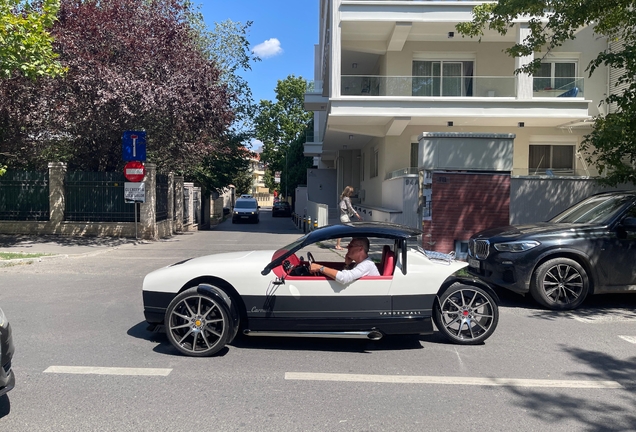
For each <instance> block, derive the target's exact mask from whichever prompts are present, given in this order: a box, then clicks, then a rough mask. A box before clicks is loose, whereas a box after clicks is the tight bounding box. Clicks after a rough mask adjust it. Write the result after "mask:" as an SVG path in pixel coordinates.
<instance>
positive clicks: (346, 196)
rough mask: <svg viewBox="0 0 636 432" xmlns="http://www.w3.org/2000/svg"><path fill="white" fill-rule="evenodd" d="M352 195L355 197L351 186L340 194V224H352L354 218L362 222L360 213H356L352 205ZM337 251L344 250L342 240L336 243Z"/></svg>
mask: <svg viewBox="0 0 636 432" xmlns="http://www.w3.org/2000/svg"><path fill="white" fill-rule="evenodd" d="M351 195H353V187H351V186H347V187H346V188H344V190H343V191H342V193H341V194H340V204H338V207H339V208H340V222H342V223H347V222H351V218H352V217H354V216H355V217H357V218H358V219H360V220H362V218H361V217H360V215H359V214H358V212H357V211H355V210H354V208H353V206H352V205H351V198H350V197H351ZM336 249H338V250H342V247H341V246H340V239H338V240H337V241H336Z"/></svg>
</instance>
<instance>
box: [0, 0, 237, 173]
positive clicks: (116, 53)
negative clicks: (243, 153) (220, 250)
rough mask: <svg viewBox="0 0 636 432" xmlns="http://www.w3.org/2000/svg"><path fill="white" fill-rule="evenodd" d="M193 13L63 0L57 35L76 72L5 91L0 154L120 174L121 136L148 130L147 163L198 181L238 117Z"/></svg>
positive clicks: (181, 4) (179, 4)
mask: <svg viewBox="0 0 636 432" xmlns="http://www.w3.org/2000/svg"><path fill="white" fill-rule="evenodd" d="M191 12H192V11H191V9H190V2H189V1H187V0H152V1H144V2H140V1H138V0H108V1H100V0H62V2H61V6H60V11H59V20H58V21H57V22H56V23H55V25H54V26H53V28H52V30H51V34H52V35H53V36H54V37H55V47H56V50H57V52H59V54H60V56H59V60H60V62H61V63H62V65H64V66H65V67H67V68H68V72H67V74H66V75H65V76H64V77H63V78H58V79H43V80H38V81H37V82H35V83H33V82H30V81H28V80H24V79H19V78H16V79H13V80H8V81H5V82H4V83H0V85H2V86H3V89H2V90H3V92H2V93H0V94H2V96H3V100H2V106H1V107H0V110H1V111H0V131H1V132H2V133H3V135H2V136H1V137H0V154H4V155H5V156H7V155H8V156H9V158H8V159H7V160H8V164H9V165H12V166H20V164H21V163H22V165H23V166H28V167H33V168H42V167H44V166H46V165H45V164H46V162H48V161H51V160H59V161H65V162H68V164H69V169H76V170H90V171H112V170H117V169H120V168H121V166H122V165H123V162H122V161H121V137H122V132H123V131H125V130H145V131H146V132H147V153H148V161H149V162H154V163H156V164H157V165H158V169H159V170H160V171H175V172H179V173H184V174H186V175H188V174H189V173H191V172H192V171H193V170H194V169H196V168H197V167H199V165H200V164H201V163H203V161H204V159H205V158H206V157H208V156H210V155H211V154H212V153H213V152H214V151H215V149H216V148H217V146H218V145H219V143H222V142H224V140H225V139H226V137H225V134H226V132H227V129H228V127H229V125H230V124H231V122H232V121H233V119H234V117H233V112H232V109H231V94H230V93H229V91H228V89H227V86H226V85H225V84H224V83H223V82H222V81H221V79H220V76H221V72H220V70H219V68H218V67H217V66H216V64H215V62H214V61H212V60H210V59H209V58H207V57H206V56H205V55H204V53H203V52H202V51H201V49H200V46H199V45H198V44H197V41H196V40H195V38H194V37H193V34H194V30H193V27H192V26H191V25H190V21H189V18H190V16H191ZM18 155H19V156H20V157H19V158H18ZM21 161H22V162H21Z"/></svg>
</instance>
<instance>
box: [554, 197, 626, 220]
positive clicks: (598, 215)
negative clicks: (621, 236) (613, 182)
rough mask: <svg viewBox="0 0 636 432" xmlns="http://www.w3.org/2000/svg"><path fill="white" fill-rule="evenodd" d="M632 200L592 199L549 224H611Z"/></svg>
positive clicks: (619, 198) (622, 198)
mask: <svg viewBox="0 0 636 432" xmlns="http://www.w3.org/2000/svg"><path fill="white" fill-rule="evenodd" d="M632 199H633V198H632V197H630V196H625V195H617V196H597V197H591V198H588V199H586V200H585V201H582V202H580V203H579V204H577V205H575V206H573V207H570V208H569V209H567V210H565V211H564V212H563V213H561V214H559V215H557V216H555V217H554V218H552V219H550V220H549V222H555V223H579V224H585V223H605V222H609V221H610V220H611V219H612V218H613V217H614V216H615V215H616V213H618V212H619V211H620V209H621V208H623V206H624V205H625V204H626V203H627V202H629V201H631V200H632Z"/></svg>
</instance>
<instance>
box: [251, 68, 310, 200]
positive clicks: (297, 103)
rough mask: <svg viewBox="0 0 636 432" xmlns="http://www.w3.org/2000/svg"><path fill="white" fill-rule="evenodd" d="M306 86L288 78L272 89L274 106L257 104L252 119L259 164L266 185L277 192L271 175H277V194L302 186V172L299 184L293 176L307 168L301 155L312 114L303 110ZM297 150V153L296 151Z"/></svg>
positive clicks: (303, 178) (262, 102)
mask: <svg viewBox="0 0 636 432" xmlns="http://www.w3.org/2000/svg"><path fill="white" fill-rule="evenodd" d="M306 85H307V82H306V81H305V80H304V79H303V78H302V77H295V76H294V75H290V76H288V77H287V78H285V79H284V80H279V81H278V84H277V85H276V102H272V101H268V100H261V102H260V106H259V112H258V114H257V116H256V118H255V119H254V124H255V129H256V138H257V139H259V140H260V141H261V142H262V143H263V152H262V153H261V160H262V161H263V162H264V163H265V164H266V166H267V171H268V175H266V179H265V181H266V185H267V187H269V188H270V189H275V188H277V185H276V184H275V183H274V181H273V180H274V178H273V177H274V176H273V173H274V172H277V171H280V172H282V174H281V183H280V189H281V191H288V192H289V191H293V190H294V189H295V188H296V186H298V185H299V184H301V183H304V182H305V181H306V180H305V173H306V171H305V172H303V175H302V177H301V180H299V178H298V176H297V175H296V174H293V175H292V172H295V173H297V172H298V171H299V170H300V171H304V170H305V169H306V168H307V167H311V158H307V157H305V156H304V155H303V153H302V145H303V144H304V138H305V131H306V130H307V128H308V127H309V125H310V122H311V119H312V117H313V115H312V113H311V112H309V111H305V109H304V94H305V88H306ZM299 143H300V145H299ZM299 149H300V150H301V151H299Z"/></svg>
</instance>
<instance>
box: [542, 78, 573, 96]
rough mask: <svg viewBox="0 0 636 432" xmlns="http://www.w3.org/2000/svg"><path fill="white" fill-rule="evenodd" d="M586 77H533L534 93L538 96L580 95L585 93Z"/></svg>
mask: <svg viewBox="0 0 636 432" xmlns="http://www.w3.org/2000/svg"><path fill="white" fill-rule="evenodd" d="M583 84H584V79H583V78H580V77H570V78H568V77H565V78H550V77H547V78H543V77H533V78H532V90H533V95H534V96H536V97H578V98H582V97H583V95H584V87H583Z"/></svg>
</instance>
